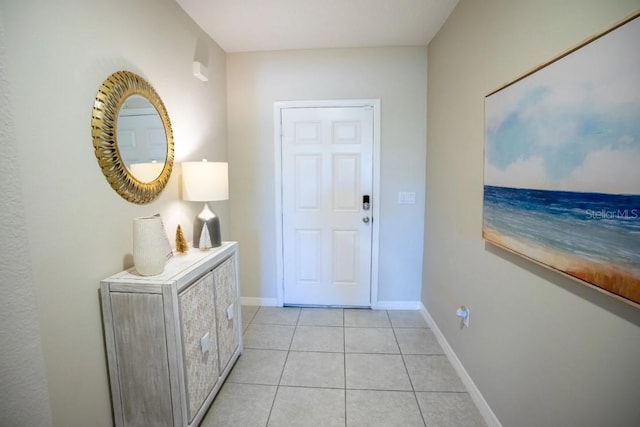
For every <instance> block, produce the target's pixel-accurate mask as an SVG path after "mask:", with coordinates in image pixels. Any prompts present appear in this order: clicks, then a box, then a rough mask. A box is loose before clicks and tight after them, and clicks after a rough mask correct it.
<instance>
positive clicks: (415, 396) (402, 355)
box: [387, 310, 427, 426]
mask: <svg viewBox="0 0 640 427" xmlns="http://www.w3.org/2000/svg"><path fill="white" fill-rule="evenodd" d="M387 316H388V317H389V323H391V330H392V331H393V337H394V338H395V340H396V345H397V346H398V351H399V352H400V358H401V359H402V365H403V366H404V371H405V372H406V373H407V378H408V379H409V384H410V385H411V393H412V394H413V399H414V400H415V402H416V406H417V407H418V412H420V418H422V424H423V425H424V426H426V425H427V421H426V420H425V418H424V414H423V413H422V408H420V403H419V402H418V396H417V395H416V388H415V386H414V385H413V380H412V379H411V375H410V374H409V368H407V362H406V361H405V359H404V356H405V355H404V353H403V351H402V347H400V342H398V336H397V335H396V328H394V327H393V322H392V321H391V316H390V315H389V310H387Z"/></svg>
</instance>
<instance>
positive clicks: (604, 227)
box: [482, 11, 640, 308]
mask: <svg viewBox="0 0 640 427" xmlns="http://www.w3.org/2000/svg"><path fill="white" fill-rule="evenodd" d="M636 40H640V11H636V12H635V13H633V14H632V15H630V16H628V17H627V18H625V19H623V20H622V21H620V22H618V23H616V24H615V25H613V26H611V27H610V28H608V29H607V30H605V31H603V32H601V33H599V34H596V35H594V36H592V37H590V38H589V39H587V40H586V41H584V42H582V43H580V44H578V45H577V46H575V47H573V48H571V49H569V50H567V51H566V52H564V53H562V54H560V55H558V56H557V57H555V58H553V59H552V60H550V61H548V62H546V63H544V64H542V65H540V66H538V67H536V68H534V69H533V70H531V71H529V72H527V73H525V74H523V75H522V76H520V77H518V78H516V79H515V80H513V81H511V82H509V83H507V84H505V85H503V86H501V87H500V88H498V89H496V90H494V91H492V92H490V93H489V94H487V95H486V96H485V141H484V172H483V218H482V237H483V239H484V240H485V241H486V242H488V243H490V244H493V245H496V246H498V247H501V248H503V249H505V250H507V251H509V252H512V253H515V254H517V255H520V256H522V257H524V258H526V259H529V260H531V261H533V262H535V263H536V264H539V265H542V266H544V267H546V268H549V269H551V270H554V271H557V272H559V273H560V274H562V275H564V276H568V277H570V278H572V279H575V280H578V281H579V282H581V283H584V284H586V285H589V286H591V287H593V288H595V289H597V290H600V291H603V292H605V293H608V294H610V295H612V296H614V297H616V298H618V299H621V300H623V301H625V302H627V303H629V304H631V305H633V306H635V307H638V308H640V166H639V167H634V165H636V164H637V165H640V78H639V77H638V76H640V52H638V53H636V52H634V49H633V46H634V42H635V41H636Z"/></svg>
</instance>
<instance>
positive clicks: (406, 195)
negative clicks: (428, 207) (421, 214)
mask: <svg viewBox="0 0 640 427" xmlns="http://www.w3.org/2000/svg"><path fill="white" fill-rule="evenodd" d="M398 204H401V205H415V204H416V193H415V192H413V191H401V192H399V193H398Z"/></svg>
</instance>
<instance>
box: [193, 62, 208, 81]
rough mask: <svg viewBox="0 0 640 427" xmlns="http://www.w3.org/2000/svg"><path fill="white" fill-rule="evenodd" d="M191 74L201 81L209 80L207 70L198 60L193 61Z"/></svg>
mask: <svg viewBox="0 0 640 427" xmlns="http://www.w3.org/2000/svg"><path fill="white" fill-rule="evenodd" d="M193 75H194V76H196V77H197V78H198V79H199V80H202V81H203V82H206V81H209V70H207V67H206V66H205V65H204V64H203V63H202V62H200V61H193Z"/></svg>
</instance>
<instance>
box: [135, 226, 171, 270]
mask: <svg viewBox="0 0 640 427" xmlns="http://www.w3.org/2000/svg"><path fill="white" fill-rule="evenodd" d="M166 262H167V254H166V236H165V231H164V226H163V225H162V219H161V218H160V216H157V215H156V216H145V217H140V218H135V219H134V220H133V264H134V265H135V267H136V270H137V271H138V273H139V274H140V275H142V276H155V275H156V274H160V273H162V272H163V271H164V266H165V264H166Z"/></svg>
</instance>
